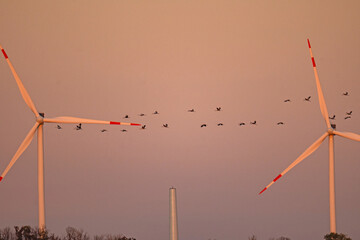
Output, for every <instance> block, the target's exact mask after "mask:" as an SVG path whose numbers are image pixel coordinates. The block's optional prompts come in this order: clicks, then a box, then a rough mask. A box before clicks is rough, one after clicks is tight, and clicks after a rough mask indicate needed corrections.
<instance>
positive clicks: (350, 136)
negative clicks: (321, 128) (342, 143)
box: [333, 131, 360, 142]
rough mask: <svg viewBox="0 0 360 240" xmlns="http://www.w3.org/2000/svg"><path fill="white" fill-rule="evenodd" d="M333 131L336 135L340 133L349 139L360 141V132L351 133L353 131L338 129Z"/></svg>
mask: <svg viewBox="0 0 360 240" xmlns="http://www.w3.org/2000/svg"><path fill="white" fill-rule="evenodd" d="M333 133H334V134H336V135H339V136H341V137H344V138H348V139H351V140H355V141H359V142H360V135H359V134H356V133H351V132H338V131H333Z"/></svg>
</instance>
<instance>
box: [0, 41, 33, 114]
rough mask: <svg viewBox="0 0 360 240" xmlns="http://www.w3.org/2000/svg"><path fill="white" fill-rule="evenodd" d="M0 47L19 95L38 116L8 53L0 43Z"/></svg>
mask: <svg viewBox="0 0 360 240" xmlns="http://www.w3.org/2000/svg"><path fill="white" fill-rule="evenodd" d="M0 49H1V51H2V53H3V55H4V57H5V60H6V61H7V63H8V65H9V67H10V69H11V72H12V74H13V76H14V78H15V80H16V83H17V85H18V87H19V90H20V93H21V96H22V97H23V99H24V101H25V103H26V104H27V105H28V106H29V108H30V109H31V111H32V112H33V113H34V114H35V116H36V117H38V116H39V113H38V111H37V110H36V108H35V105H34V103H33V101H32V100H31V98H30V95H29V94H28V92H27V91H26V89H25V87H24V85H23V84H22V82H21V80H20V78H19V76H18V75H17V73H16V71H15V69H14V67H13V65H12V64H11V62H10V59H9V57H8V55H7V54H6V52H5V50H4V49H3V48H2V47H1V45H0Z"/></svg>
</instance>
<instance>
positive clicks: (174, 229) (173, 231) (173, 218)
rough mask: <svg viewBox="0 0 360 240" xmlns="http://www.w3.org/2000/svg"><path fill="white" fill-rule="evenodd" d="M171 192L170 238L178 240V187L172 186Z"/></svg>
mask: <svg viewBox="0 0 360 240" xmlns="http://www.w3.org/2000/svg"><path fill="white" fill-rule="evenodd" d="M169 193H170V240H178V239H179V234H178V223H177V207H176V188H174V187H171V188H170V189H169Z"/></svg>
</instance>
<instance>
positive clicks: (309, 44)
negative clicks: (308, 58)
mask: <svg viewBox="0 0 360 240" xmlns="http://www.w3.org/2000/svg"><path fill="white" fill-rule="evenodd" d="M307 42H308V45H309V48H311V45H310V40H309V39H307Z"/></svg>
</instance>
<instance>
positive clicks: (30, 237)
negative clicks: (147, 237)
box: [0, 226, 136, 240]
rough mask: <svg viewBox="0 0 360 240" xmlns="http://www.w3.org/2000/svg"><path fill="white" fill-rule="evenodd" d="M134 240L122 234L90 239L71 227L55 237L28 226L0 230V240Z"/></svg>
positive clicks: (52, 234)
mask: <svg viewBox="0 0 360 240" xmlns="http://www.w3.org/2000/svg"><path fill="white" fill-rule="evenodd" d="M91 239H92V240H136V239H135V238H127V237H125V236H124V235H122V234H118V235H110V234H106V235H95V236H93V237H92V238H91V237H90V236H89V235H88V234H87V233H86V232H84V231H83V230H81V229H76V228H73V227H67V228H66V233H65V235H63V236H56V235H55V234H54V233H50V232H48V231H47V230H45V231H41V230H40V229H38V228H32V227H30V226H22V227H18V226H15V227H14V230H13V229H11V228H9V227H6V228H3V229H0V240H91Z"/></svg>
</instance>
